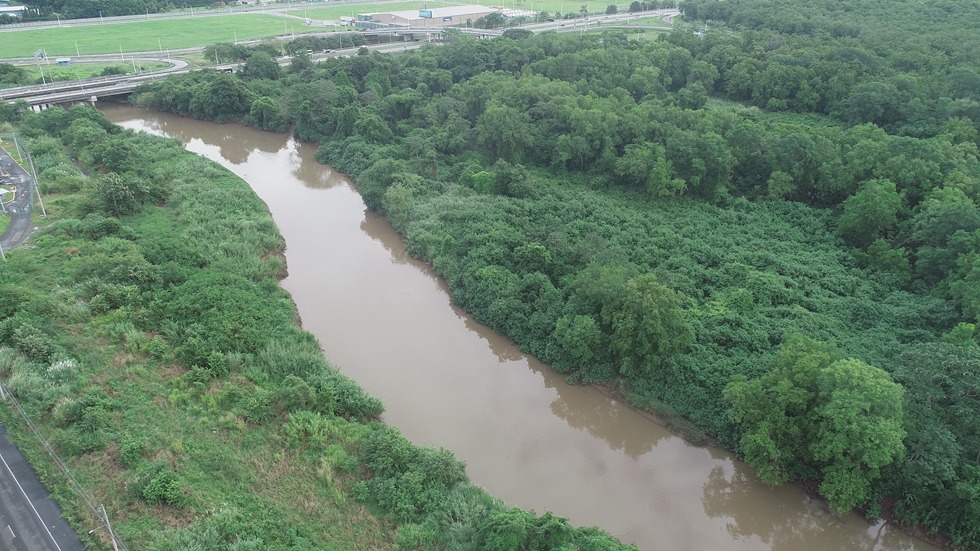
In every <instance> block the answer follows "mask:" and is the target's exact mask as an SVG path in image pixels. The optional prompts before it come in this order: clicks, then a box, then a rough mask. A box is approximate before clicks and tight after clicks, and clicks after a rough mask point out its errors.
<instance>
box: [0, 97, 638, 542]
mask: <svg viewBox="0 0 980 551" xmlns="http://www.w3.org/2000/svg"><path fill="white" fill-rule="evenodd" d="M53 111H54V112H44V113H40V114H33V115H28V116H27V117H26V119H25V120H24V121H22V122H21V132H22V134H23V135H25V136H26V137H27V139H30V140H32V141H33V145H34V148H35V149H36V150H37V151H39V153H37V154H36V157H37V158H36V162H37V164H38V165H39V170H44V168H50V167H53V166H59V167H62V171H63V173H60V176H58V178H60V179H59V181H57V182H54V184H56V185H53V186H52V187H53V188H54V189H58V190H60V193H55V194H53V197H52V198H51V201H52V203H53V204H54V205H56V206H57V210H58V211H59V212H60V213H61V215H60V216H59V220H58V221H57V223H56V224H52V226H51V227H50V228H46V229H44V230H42V231H41V232H40V233H39V234H38V235H37V236H35V237H34V238H33V243H34V244H35V245H36V246H35V247H33V248H32V249H31V250H30V251H26V250H21V251H16V252H15V253H14V254H12V255H10V259H9V262H8V264H6V265H5V266H4V268H5V270H4V273H5V280H4V281H3V284H4V286H5V287H4V290H5V291H11V294H8V296H10V297H11V299H10V300H8V301H7V302H5V303H4V308H5V309H6V311H5V312H4V314H5V321H4V322H3V323H2V324H0V339H2V343H3V344H4V345H6V346H7V347H9V348H6V349H4V351H3V361H2V362H0V374H2V375H3V376H5V377H7V378H8V380H9V381H10V386H11V389H12V390H13V391H14V392H15V393H16V394H17V396H18V397H19V398H20V400H21V402H22V403H23V404H24V407H25V409H27V410H28V411H29V412H30V413H31V414H32V417H34V418H35V419H36V422H37V424H38V425H39V426H41V427H42V432H44V433H45V434H46V435H47V437H48V438H49V440H50V441H51V443H52V445H53V446H54V447H55V449H57V450H58V452H59V454H60V455H61V456H62V457H63V458H64V459H65V461H66V462H67V463H68V464H69V465H70V467H71V469H72V471H73V473H74V474H75V476H76V477H77V478H78V479H79V480H80V481H82V484H83V485H84V486H85V488H86V489H87V490H88V491H89V492H90V493H91V494H92V495H93V496H94V499H95V500H96V502H98V503H104V504H105V507H106V509H107V510H108V511H109V514H110V517H111V519H112V523H113V527H114V528H115V529H116V531H117V532H118V533H119V535H120V537H121V538H122V540H123V541H124V542H126V543H127V545H129V546H131V548H134V549H153V550H169V549H174V550H177V549H180V550H183V549H187V548H188V547H191V546H193V545H216V544H217V545H221V544H224V545H230V544H232V543H234V542H250V544H251V545H256V546H260V547H262V548H263V549H270V550H277V549H286V548H288V549H330V548H336V549H394V548H399V547H404V548H416V547H418V546H421V545H439V542H440V541H442V540H444V539H445V538H448V537H450V536H449V534H450V532H449V528H450V527H449V526H447V525H445V524H444V523H443V521H442V520H440V519H446V518H455V519H457V522H462V523H463V524H465V525H466V526H468V530H470V533H471V534H473V535H472V537H473V538H476V539H474V540H473V542H472V545H473V546H475V548H481V547H483V546H484V545H485V543H486V541H485V540H486V538H494V537H498V538H505V537H506V538H515V537H516V538H518V539H523V538H539V536H540V535H541V534H542V533H544V532H547V533H548V534H550V535H548V536H547V538H550V539H547V538H546V539H547V541H550V542H551V543H556V542H557V544H561V543H562V542H566V543H569V544H571V543H572V542H575V544H576V545H579V546H580V547H581V548H583V549H603V550H605V549H629V547H628V546H622V545H621V544H619V543H618V542H615V541H614V540H613V539H612V538H610V537H609V536H608V535H605V534H603V533H601V532H599V531H597V530H594V529H579V528H572V527H571V526H569V525H568V524H567V523H566V522H565V521H564V520H562V519H558V518H555V517H552V516H550V515H545V516H542V517H538V516H536V515H533V514H531V513H525V512H523V511H519V510H516V509H509V508H507V507H506V506H504V505H503V504H502V503H500V502H499V501H497V500H495V499H493V498H492V497H490V496H489V495H487V494H486V493H484V492H483V491H482V490H480V489H478V488H475V487H473V486H471V485H469V484H468V483H467V482H466V478H467V477H466V475H465V473H464V472H463V467H462V464H460V463H459V462H458V461H457V460H456V459H454V458H453V457H452V455H451V454H449V453H448V452H445V451H442V450H435V449H429V448H422V447H418V446H414V445H412V444H410V443H409V442H408V441H407V440H405V439H404V438H403V437H402V436H401V435H400V434H399V433H398V431H397V429H394V428H392V427H389V426H385V425H381V424H379V423H377V422H376V421H375V420H376V419H377V418H378V416H379V415H380V413H381V411H382V408H381V404H380V402H378V401H377V400H376V399H374V398H371V397H370V396H368V395H366V394H365V393H364V392H363V391H362V390H361V389H360V387H358V386H357V385H356V384H355V383H353V382H352V381H351V380H350V379H348V378H347V377H345V376H343V375H341V374H340V373H338V372H337V370H336V369H334V368H332V367H331V366H330V365H328V364H327V362H326V360H325V359H324V358H323V355H322V352H321V351H320V346H319V343H318V342H317V341H316V339H315V338H313V337H312V336H311V335H310V334H309V333H306V332H304V331H302V330H301V329H300V328H299V327H297V326H296V321H297V319H298V316H297V309H296V305H295V304H294V303H293V301H292V299H291V297H290V296H289V295H288V294H287V293H286V292H285V291H283V290H282V289H281V288H280V287H279V278H281V277H282V276H284V275H285V274H286V271H285V262H284V260H283V256H282V255H283V251H284V242H283V240H282V238H281V236H280V235H279V232H278V231H277V229H276V225H275V223H274V221H273V220H272V219H271V217H270V216H269V211H268V208H267V207H266V206H265V205H264V204H263V203H262V202H261V201H260V200H259V199H258V198H257V197H256V196H255V195H254V194H253V193H252V191H251V190H250V189H249V188H248V186H247V185H246V184H245V183H244V182H243V181H242V180H241V179H239V178H238V177H236V176H235V175H233V174H231V173H229V172H228V171H225V170H224V169H221V168H220V167H218V166H216V165H214V164H212V163H210V162H209V161H207V160H204V159H202V158H200V157H198V156H196V155H193V154H191V153H188V152H185V151H184V150H183V149H182V148H181V147H180V145H179V144H177V143H176V142H175V141H173V140H163V139H160V138H155V137H150V136H145V135H143V136H136V135H131V134H126V133H120V132H119V131H118V129H116V128H115V127H112V126H111V125H109V124H107V123H106V122H105V120H104V119H103V118H102V117H101V115H99V114H97V113H96V112H94V111H92V110H90V109H88V108H80V107H76V108H73V109H71V110H70V111H68V112H67V113H66V112H59V111H58V110H53ZM52 117H59V118H61V119H60V120H58V121H57V123H58V124H54V122H55V121H52V120H51V118H52ZM62 117H63V118H62ZM69 127H70V128H71V129H72V130H73V132H72V133H70V134H69V133H67V132H65V130H67V129H68V128H69ZM40 128H50V129H53V131H54V132H57V133H60V136H58V138H63V139H64V140H65V142H66V143H65V144H64V145H67V146H70V147H71V150H72V151H73V152H75V153H76V154H77V155H78V157H79V158H80V159H83V160H85V161H86V164H87V165H89V166H93V167H95V168H96V169H97V170H96V171H94V172H93V174H97V176H94V177H91V178H89V177H85V176H84V175H82V174H80V173H78V172H77V171H75V170H73V169H72V164H71V162H70V160H69V159H68V158H67V156H66V154H65V149H64V148H63V146H62V145H61V144H59V143H58V141H57V138H56V137H53V136H46V135H44V132H42V131H40ZM83 128H84V131H81V130H80V129H83ZM40 151H43V152H44V153H43V154H42V153H40ZM116 152H123V153H125V154H123V155H120V156H115V153H116ZM42 167H43V168H42ZM53 173H55V174H58V171H53ZM52 210H55V209H52ZM42 261H43V263H44V269H43V270H37V269H36V268H37V265H38V264H37V263H38V262H42ZM28 278H30V281H31V284H30V285H29V286H28V285H26V280H27V279H28ZM14 289H16V290H17V293H12V290H14ZM4 421H5V422H10V421H12V419H10V418H9V415H8V414H5V415H4ZM16 426H17V425H16V423H12V424H11V427H16ZM18 444H19V445H20V446H22V447H23V449H24V450H25V454H26V455H28V456H29V457H31V460H32V461H33V462H34V463H35V465H37V466H38V471H39V472H40V473H41V475H42V479H43V480H44V481H45V483H46V484H49V485H50V486H51V487H52V488H53V493H54V494H55V495H56V496H58V497H59V501H60V502H62V503H63V505H64V506H65V512H66V515H67V516H68V518H70V519H71V520H73V522H74V523H75V524H76V525H77V526H79V527H80V532H82V533H83V537H86V538H87V543H89V544H90V545H95V546H103V547H104V546H105V545H106V543H107V542H105V541H99V540H98V539H97V538H98V537H99V536H98V534H95V535H92V534H87V531H88V528H87V529H85V530H82V528H86V527H88V523H89V522H90V519H87V518H86V516H85V514H84V511H83V510H82V509H81V508H80V507H79V504H78V503H77V501H76V500H75V499H74V498H73V497H72V496H71V493H70V492H69V491H68V490H67V488H66V486H65V485H64V484H63V483H60V482H59V477H58V474H57V472H56V471H55V470H53V469H52V467H51V464H50V461H49V460H47V459H46V458H45V457H44V456H43V454H42V453H40V451H39V450H38V445H37V442H36V441H34V442H32V441H31V439H30V438H26V437H25V436H24V435H23V434H21V435H20V436H19V438H18ZM394 458H397V460H394ZM477 505H479V506H478V507H477ZM457 507H464V508H466V511H468V512H465V513H464V512H463V511H457V510H456V509H455V508H457ZM450 513H451V514H450ZM505 519H520V520H521V524H520V527H519V528H516V527H514V526H512V525H510V524H507V523H506V522H504V520H505ZM455 526H456V527H457V528H458V527H459V525H458V524H457V525H455ZM515 530H517V531H516V532H515ZM86 534H87V535H86ZM215 538H217V540H215ZM549 545H550V544H549Z"/></svg>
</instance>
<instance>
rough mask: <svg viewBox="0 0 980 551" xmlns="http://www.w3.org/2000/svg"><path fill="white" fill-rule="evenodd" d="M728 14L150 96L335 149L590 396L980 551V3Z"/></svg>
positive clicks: (201, 81)
mask: <svg viewBox="0 0 980 551" xmlns="http://www.w3.org/2000/svg"><path fill="white" fill-rule="evenodd" d="M721 4H725V5H726V6H727V7H726V6H722V5H721ZM728 4H729V3H727V2H725V3H691V4H688V5H686V6H685V10H688V11H687V13H688V17H691V16H695V15H698V16H701V15H705V14H708V13H709V10H716V11H717V12H718V13H719V15H711V18H712V23H709V25H708V30H707V31H705V30H704V29H705V27H704V26H703V25H701V24H700V23H699V24H697V26H696V27H695V26H692V27H691V28H690V29H687V30H678V31H675V32H673V33H670V34H666V35H664V36H662V39H661V40H652V41H639V42H638V41H636V40H630V39H629V38H628V36H627V35H624V34H619V33H615V32H608V33H602V34H595V35H591V34H590V35H584V36H571V35H565V34H558V33H544V34H540V35H533V36H532V35H531V33H529V32H527V31H520V30H510V31H507V32H505V33H504V35H503V37H501V38H500V39H499V40H492V41H490V40H476V39H472V38H469V37H465V36H460V35H454V34H452V33H449V34H448V35H447V37H446V44H445V46H442V47H426V48H423V49H421V50H418V51H413V52H406V53H404V54H401V55H399V56H384V55H378V54H369V53H368V52H367V51H366V50H362V51H361V55H356V56H353V57H350V58H345V59H337V60H329V61H326V62H323V63H319V64H315V65H314V64H313V63H311V62H310V60H309V59H308V58H307V57H306V56H304V55H302V54H300V55H297V56H296V57H295V58H294V60H293V63H292V65H291V66H290V67H288V68H287V69H285V70H282V69H280V68H279V66H278V65H276V64H275V63H274V62H273V61H272V59H271V57H270V54H269V53H267V52H263V51H252V52H251V53H249V54H248V55H247V56H246V55H244V54H242V55H241V57H242V58H244V59H245V60H246V63H245V66H244V68H243V70H242V71H241V73H240V74H238V75H227V74H221V73H215V72H207V71H205V72H199V73H193V74H189V75H186V76H182V77H177V78H171V79H168V80H167V81H165V82H160V83H154V84H150V85H147V86H146V87H145V88H144V89H143V90H142V91H141V92H140V93H139V94H137V95H136V96H135V97H134V98H133V101H134V102H135V103H137V104H140V105H145V106H150V107H155V108H159V109H166V110H170V111H174V112H178V113H181V114H185V115H190V116H193V117H197V118H202V119H213V120H231V119H241V120H244V121H245V122H247V123H249V124H252V125H255V126H257V127H260V128H265V129H271V130H291V131H292V132H293V133H294V134H295V135H297V136H299V137H300V138H302V139H305V140H311V141H316V142H320V143H321V146H320V149H319V151H318V158H319V159H320V160H321V161H323V162H329V163H331V164H333V165H334V166H335V167H337V168H338V169H340V170H343V171H346V172H348V173H350V174H351V175H352V176H353V177H354V178H355V180H356V182H357V187H358V189H359V191H360V192H361V193H362V195H363V197H364V200H365V202H366V203H367V205H368V207H369V208H371V209H375V210H379V211H381V212H384V213H385V214H386V215H387V216H388V218H389V220H391V221H392V223H393V224H394V225H395V227H396V228H398V229H399V231H401V232H402V233H403V234H404V235H405V236H406V238H407V241H408V248H409V250H410V251H411V252H412V253H413V254H414V255H416V256H418V257H420V258H424V259H426V260H429V261H430V262H432V264H433V265H434V266H435V268H436V269H437V270H438V271H439V272H440V273H441V274H442V275H443V276H444V277H445V278H446V279H447V281H448V282H449V285H450V287H451V289H452V292H453V300H454V301H456V302H457V303H458V304H460V305H462V306H463V307H465V308H467V309H468V310H469V311H471V312H473V313H474V315H475V316H476V317H477V318H478V319H479V320H481V321H482V322H484V323H486V324H488V325H490V326H491V327H493V328H494V329H496V330H498V331H501V332H503V333H506V334H507V335H509V336H511V337H512V338H513V339H514V340H515V341H517V342H518V343H519V344H520V345H521V346H522V348H523V349H524V350H526V351H529V352H531V353H534V354H535V355H537V356H539V357H541V358H542V359H544V360H545V361H547V362H549V363H551V364H552V365H553V366H554V367H555V369H557V370H559V371H561V372H564V373H568V374H569V377H570V378H571V379H574V380H578V381H583V382H605V383H607V384H612V385H617V386H618V387H619V388H620V389H621V390H622V391H623V392H624V393H625V394H626V395H628V396H629V397H630V398H631V399H632V400H633V401H634V402H635V403H638V404H641V405H648V406H651V407H655V408H657V409H660V410H661V411H672V412H677V413H679V414H680V415H683V416H686V417H687V418H688V419H690V420H691V421H693V422H694V423H695V424H696V425H697V427H700V429H703V430H704V431H706V432H707V433H709V434H711V435H713V436H715V437H717V438H718V439H719V440H720V441H722V442H723V443H725V444H726V445H729V446H731V447H732V448H734V449H737V450H739V451H740V452H741V453H743V454H744V455H745V457H746V459H747V460H748V461H749V462H750V463H751V464H753V465H754V466H755V467H756V468H757V469H758V470H759V473H760V474H761V475H762V476H763V478H764V479H765V480H767V481H768V482H771V483H779V482H782V481H785V480H789V479H799V480H809V481H812V480H816V481H818V483H819V490H820V492H821V493H822V494H823V495H824V496H826V497H827V498H828V499H829V501H830V504H831V506H832V507H833V508H834V509H835V510H838V511H844V510H847V509H850V508H851V507H855V506H859V507H862V508H864V510H865V511H866V513H867V514H868V515H869V516H875V515H877V514H878V513H879V512H880V509H879V507H880V504H881V503H888V502H889V501H886V500H884V499H883V498H885V497H887V496H891V497H893V498H894V499H893V500H892V501H891V502H893V503H894V506H893V513H894V514H895V515H896V516H897V517H898V518H899V519H900V520H902V521H904V522H909V523H917V524H922V525H923V526H925V527H926V529H928V530H929V531H931V532H937V533H938V532H943V533H946V534H947V535H948V536H949V537H950V538H951V540H952V541H953V542H954V543H956V544H957V545H961V546H965V547H980V523H978V522H976V519H977V512H978V511H980V431H978V429H977V427H980V408H978V407H977V405H976V398H977V396H978V395H980V348H978V333H977V330H976V324H977V322H978V316H980V208H978V205H980V162H978V158H980V150H978V135H980V134H978V133H980V97H977V96H976V94H977V90H980V87H977V86H975V85H973V84H971V83H975V81H976V80H977V79H978V76H977V75H978V74H980V67H978V66H977V63H978V59H977V57H976V56H975V55H972V54H971V52H975V51H976V49H975V48H974V45H975V44H976V40H977V38H978V37H976V36H975V34H976V33H972V34H971V33H970V32H969V21H971V20H975V19H976V18H975V17H973V18H972V19H971V17H965V15H969V14H974V15H980V14H976V13H975V12H976V11H977V10H978V9H980V8H978V6H977V5H976V3H972V2H955V1H950V2H947V3H945V4H942V5H939V4H934V3H933V4H930V5H929V6H925V5H924V4H917V3H911V2H909V3H906V2H898V3H896V5H900V9H899V8H896V10H894V12H892V11H888V10H885V11H881V10H879V9H878V8H877V7H875V6H873V5H871V4H870V3H868V5H867V6H865V5H863V4H859V5H856V6H854V8H853V11H851V12H849V13H848V15H849V17H848V23H847V24H848V25H851V26H850V27H848V29H849V30H848V29H836V30H835V29H834V28H833V25H832V22H833V21H836V20H837V19H835V18H833V17H831V16H829V15H827V16H826V17H825V16H824V15H823V14H824V11H827V12H828V13H831V12H832V11H833V10H835V9H844V8H841V7H840V6H839V4H838V3H834V2H815V3H812V6H811V4H810V3H807V4H794V5H793V6H792V7H786V6H783V5H780V6H768V5H767V4H765V3H763V2H754V1H745V2H732V3H730V5H728ZM759 6H762V7H761V8H760V7H759ZM889 6H891V4H889ZM882 9H884V8H882ZM937 9H939V11H938V12H937V11H936V10H937ZM726 10H728V11H726ZM760 13H763V14H768V15H765V16H764V17H763V16H761V15H758V14H760ZM942 13H946V14H947V16H944V17H941V18H940V15H941V14H942ZM725 14H728V15H725ZM739 14H743V15H741V16H740V15H739ZM748 14H756V17H757V18H760V17H761V19H752V21H757V22H756V23H754V24H753V25H752V26H749V25H748V23H747V21H749V18H748ZM889 14H892V15H889ZM949 14H954V15H956V17H954V16H953V15H949ZM913 16H914V17H913ZM738 17H742V18H741V19H738ZM890 17H891V18H892V19H889V18H890ZM916 17H917V18H918V21H919V22H920V23H921V22H923V21H934V20H935V19H936V18H940V21H942V22H944V23H946V22H949V23H950V25H949V26H948V27H946V26H939V25H934V24H933V25H921V24H920V25H917V26H916V25H912V24H911V23H910V22H909V21H914V20H916V19H915V18H916ZM930 17H931V18H933V19H930ZM726 18H727V19H729V20H731V21H732V22H733V24H735V23H737V24H738V25H739V31H740V32H737V33H736V32H731V30H730V29H721V30H719V29H718V26H719V24H720V20H724V19H726ZM767 18H769V19H767ZM905 18H908V20H906V19H905ZM787 21H796V22H798V23H799V25H796V26H794V25H792V24H789V23H786V22H787ZM808 21H809V22H812V25H811V24H804V23H805V22H808ZM695 28H697V29H698V30H699V31H700V32H699V34H698V35H696V34H694V33H693V32H691V31H692V30H693V29H695ZM712 29H713V30H712ZM888 29H890V31H888ZM845 31H846V32H845ZM886 32H892V33H894V34H895V36H899V37H903V38H901V45H899V44H898V43H896V42H895V40H897V39H895V38H894V37H891V36H890V35H888V36H886V34H885V33H886ZM699 35H700V36H699ZM879 40H888V41H891V42H890V43H891V44H892V46H893V47H890V48H885V47H881V46H880V45H879V44H878V43H877V42H878V41H879ZM935 45H942V47H941V48H937V47H935ZM689 431H691V432H695V431H696V429H690V428H689Z"/></svg>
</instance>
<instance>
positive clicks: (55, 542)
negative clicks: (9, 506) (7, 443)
mask: <svg viewBox="0 0 980 551" xmlns="http://www.w3.org/2000/svg"><path fill="white" fill-rule="evenodd" d="M0 461H3V466H4V467H6V468H7V472H8V473H10V478H12V479H14V483H15V484H17V487H18V488H20V493H21V494H23V496H24V499H26V500H27V503H28V504H30V506H31V509H33V510H34V514H35V515H37V519H38V520H40V521H41V525H42V526H44V531H45V532H47V533H48V537H49V538H51V543H53V544H54V546H55V548H56V549H57V550H58V551H61V546H60V545H58V542H57V540H55V539H54V535H53V534H51V530H48V525H47V524H45V522H44V519H43V518H41V513H38V512H37V508H36V507H34V503H32V502H31V498H29V497H27V492H25V491H24V487H23V486H21V485H20V481H19V480H17V477H16V476H14V471H12V470H10V465H8V464H7V460H6V459H4V458H3V455H2V454H0ZM7 529H8V530H10V535H12V536H13V535H14V531H13V530H12V529H11V528H10V525H7ZM14 537H16V536H14Z"/></svg>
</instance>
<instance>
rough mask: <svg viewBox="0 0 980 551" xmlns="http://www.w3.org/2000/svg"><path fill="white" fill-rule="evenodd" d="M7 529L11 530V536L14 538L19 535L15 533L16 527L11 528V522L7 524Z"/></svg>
mask: <svg viewBox="0 0 980 551" xmlns="http://www.w3.org/2000/svg"><path fill="white" fill-rule="evenodd" d="M7 530H10V537H12V538H16V537H17V536H15V535H14V529H13V528H11V527H10V525H9V524H8V525H7Z"/></svg>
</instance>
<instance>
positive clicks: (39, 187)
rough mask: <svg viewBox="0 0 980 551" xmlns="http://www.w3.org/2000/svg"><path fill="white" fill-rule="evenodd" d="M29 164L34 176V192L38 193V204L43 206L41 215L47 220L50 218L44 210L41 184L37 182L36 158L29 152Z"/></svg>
mask: <svg viewBox="0 0 980 551" xmlns="http://www.w3.org/2000/svg"><path fill="white" fill-rule="evenodd" d="M27 162H28V163H30V165H31V175H33V176H34V190H35V191H37V202H38V203H40V204H41V215H42V216H44V217H45V218H47V217H48V213H47V212H45V210H44V201H42V200H41V184H40V183H39V182H38V181H37V170H35V169H34V158H33V157H31V152H30V151H28V152H27Z"/></svg>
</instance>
